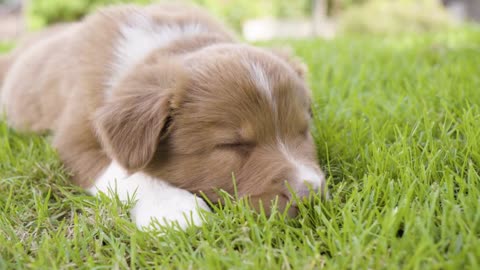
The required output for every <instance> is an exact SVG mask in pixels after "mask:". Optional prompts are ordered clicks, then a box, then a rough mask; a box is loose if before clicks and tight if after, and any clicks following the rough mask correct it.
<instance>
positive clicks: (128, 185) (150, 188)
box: [88, 162, 210, 230]
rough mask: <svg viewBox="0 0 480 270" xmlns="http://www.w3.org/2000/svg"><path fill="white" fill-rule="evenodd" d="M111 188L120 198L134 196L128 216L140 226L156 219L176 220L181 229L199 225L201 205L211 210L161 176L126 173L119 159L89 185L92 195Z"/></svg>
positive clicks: (170, 221) (143, 227) (105, 191)
mask: <svg viewBox="0 0 480 270" xmlns="http://www.w3.org/2000/svg"><path fill="white" fill-rule="evenodd" d="M110 191H113V192H114V193H115V194H116V195H117V196H118V197H119V199H120V200H122V201H128V199H133V200H134V201H135V205H134V206H133V208H132V209H131V216H132V219H133V221H134V222H135V224H136V225H137V227H138V228H139V229H145V230H146V229H149V228H151V226H152V225H155V224H156V223H158V224H160V225H172V223H175V222H178V225H179V226H180V228H181V229H185V228H187V227H188V226H189V225H200V224H201V223H202V218H201V216H200V209H204V210H207V211H210V208H209V207H208V206H207V204H206V203H205V202H204V201H203V199H202V198H199V197H196V196H195V195H193V194H192V193H190V192H188V191H187V190H184V189H181V188H177V187H174V186H172V185H170V184H168V183H167V182H166V181H163V180H162V179H158V178H154V177H151V176H148V175H146V174H144V173H134V174H132V175H128V174H127V172H126V170H125V169H123V168H122V167H121V166H120V165H119V164H118V163H116V162H112V163H111V164H110V166H109V167H108V168H107V169H106V170H105V172H104V173H103V174H102V175H101V176H100V177H99V178H98V179H97V180H96V181H95V184H94V185H93V186H92V187H91V188H89V189H88V192H89V193H91V194H92V195H96V194H98V192H103V193H105V194H109V193H111V192H110Z"/></svg>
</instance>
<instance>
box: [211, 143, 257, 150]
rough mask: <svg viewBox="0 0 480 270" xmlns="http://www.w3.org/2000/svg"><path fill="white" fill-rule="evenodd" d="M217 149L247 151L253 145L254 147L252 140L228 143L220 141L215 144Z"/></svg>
mask: <svg viewBox="0 0 480 270" xmlns="http://www.w3.org/2000/svg"><path fill="white" fill-rule="evenodd" d="M216 147H217V148H219V149H225V150H241V151H249V150H251V149H252V148H253V147H255V143H254V142H241V141H238V142H229V143H221V144H218V145H217V146H216Z"/></svg>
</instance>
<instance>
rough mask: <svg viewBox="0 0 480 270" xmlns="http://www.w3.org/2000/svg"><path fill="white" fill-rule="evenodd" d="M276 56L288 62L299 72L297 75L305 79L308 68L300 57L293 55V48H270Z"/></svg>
mask: <svg viewBox="0 0 480 270" xmlns="http://www.w3.org/2000/svg"><path fill="white" fill-rule="evenodd" d="M270 51H271V52H272V53H273V54H274V55H275V56H277V57H279V58H280V59H282V60H284V61H285V62H287V64H288V65H289V66H290V67H291V68H292V69H293V70H294V71H295V73H297V75H298V76H299V77H300V78H302V79H304V78H305V76H306V74H307V72H308V68H307V65H305V64H304V63H303V62H302V61H301V60H300V59H298V58H297V57H295V56H293V52H292V49H290V48H272V49H271V50H270Z"/></svg>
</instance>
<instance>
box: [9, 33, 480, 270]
mask: <svg viewBox="0 0 480 270" xmlns="http://www.w3.org/2000/svg"><path fill="white" fill-rule="evenodd" d="M281 44H284V42H282V43H281ZM288 44H290V45H291V46H292V47H293V48H294V49H295V51H296V52H297V54H298V55H299V56H300V57H301V58H303V59H304V60H305V61H306V62H307V64H308V66H309V70H310V75H309V81H310V84H311V87H312V90H313V96H314V99H315V103H314V108H313V111H314V115H315V120H314V127H313V129H312V132H313V134H314V137H315V139H316V143H317V146H318V156H319V158H320V161H321V165H322V167H323V168H324V169H325V171H326V172H327V174H328V176H329V178H328V182H329V188H330V193H331V197H332V198H331V200H329V201H326V202H321V203H320V202H319V200H315V201H316V203H308V204H305V205H303V206H302V208H301V214H300V216H299V217H298V218H296V219H286V218H284V217H283V216H282V215H281V214H276V215H274V216H272V217H270V218H266V217H265V216H262V215H256V214H253V213H252V212H251V211H249V210H248V209H247V208H246V207H245V205H244V204H243V203H238V204H235V203H227V205H226V206H225V207H223V208H224V209H221V210H220V209H217V211H216V212H215V213H213V214H206V217H205V218H206V223H205V225H204V226H203V227H201V228H191V229H189V230H187V231H185V232H179V231H175V230H173V229H165V230H164V231H163V232H162V233H160V232H157V233H145V232H141V231H138V230H137V229H136V228H135V226H134V224H133V223H131V222H130V221H129V218H128V206H122V205H121V204H120V203H119V202H118V201H116V200H107V199H104V200H98V199H96V198H94V197H90V196H87V195H86V194H85V193H84V192H83V191H82V190H81V189H79V188H77V187H74V186H72V185H71V184H69V182H68V175H67V174H66V173H65V171H64V170H63V169H62V165H61V162H60V161H59V160H58V157H57V155H56V153H55V151H54V150H53V149H52V148H51V147H50V146H49V144H48V137H40V136H35V135H25V134H18V133H16V132H14V131H13V130H11V129H8V128H7V126H6V125H5V124H3V123H2V124H0V269H5V268H7V269H10V268H19V269H26V268H30V269H55V268H61V269H66V268H73V269H77V268H83V269H91V268H106V269H111V268H120V269H124V268H147V267H156V268H162V269H169V268H178V269H318V268H321V267H326V268H328V269H367V268H368V269H480V240H479V239H480V176H479V175H480V31H479V30H478V29H472V28H468V29H462V30H457V31H451V32H445V33H437V34H429V35H427V36H418V35H407V36H401V37H389V38H381V37H341V38H338V39H336V40H333V41H321V40H308V41H290V42H288Z"/></svg>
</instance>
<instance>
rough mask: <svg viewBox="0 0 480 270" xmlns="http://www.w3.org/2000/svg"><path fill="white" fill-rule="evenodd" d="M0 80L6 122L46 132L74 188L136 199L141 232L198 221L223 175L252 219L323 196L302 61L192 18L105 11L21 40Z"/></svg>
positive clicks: (199, 16) (183, 13)
mask: <svg viewBox="0 0 480 270" xmlns="http://www.w3.org/2000/svg"><path fill="white" fill-rule="evenodd" d="M0 71H3V74H0V78H3V80H4V81H3V86H2V91H1V105H2V108H3V110H4V112H5V114H6V117H7V121H8V123H9V125H10V126H11V127H13V128H15V129H18V130H20V131H28V132H32V131H33V132H39V133H43V132H52V133H53V145H54V147H55V148H56V149H57V150H58V153H59V155H60V158H61V160H62V161H63V163H64V165H65V167H66V169H67V170H68V171H70V172H71V174H72V178H73V181H74V182H75V183H76V184H78V185H80V186H82V187H84V188H85V189H86V190H87V191H88V192H89V193H91V194H93V195H95V194H98V193H99V192H104V193H110V194H111V193H112V192H111V191H114V193H115V194H116V195H118V196H119V198H120V199H122V200H127V199H128V198H133V197H134V199H135V200H136V203H135V205H134V206H133V208H132V210H131V216H132V219H133V220H134V222H135V223H136V224H137V226H138V227H139V228H147V227H149V226H150V225H151V222H152V221H157V222H159V223H161V224H168V223H171V222H178V224H179V225H180V227H182V228H185V227H187V226H188V225H189V224H191V222H193V223H194V224H200V222H201V218H200V216H199V210H200V209H205V210H209V208H208V206H207V205H206V204H205V202H204V201H203V200H202V199H201V198H198V197H196V196H195V194H199V193H200V192H203V193H205V194H206V196H207V197H208V198H209V199H211V200H212V201H217V200H218V199H219V198H218V195H217V192H216V190H217V189H223V190H225V191H227V192H229V193H233V192H234V181H233V180H232V176H233V177H234V179H235V181H236V185H237V192H238V194H239V196H241V197H243V196H248V197H249V198H250V200H251V202H252V204H253V205H254V206H255V207H257V208H259V207H260V205H264V206H269V205H270V203H271V201H272V200H274V199H276V198H277V199H278V204H279V207H280V208H281V209H283V208H285V206H286V205H287V203H288V201H290V200H292V194H291V192H290V190H291V189H293V191H294V192H295V193H297V195H298V196H300V197H302V196H308V194H309V192H310V191H312V190H313V191H319V192H323V190H324V183H325V178H324V174H323V173H322V171H321V169H320V168H319V166H318V162H317V159H316V151H315V145H314V143H313V140H312V137H311V135H310V132H309V126H310V118H311V114H310V109H309V108H310V102H311V100H310V95H309V90H308V88H307V85H306V83H305V78H304V69H303V66H302V64H301V63H299V62H298V61H296V60H295V59H293V58H291V57H290V56H288V55H284V54H281V53H278V52H273V51H270V50H267V49H260V48H256V47H253V46H249V45H245V44H242V43H239V42H238V41H236V40H235V38H234V37H233V35H232V34H230V32H229V31H228V30H226V29H225V28H224V27H223V26H222V25H221V24H219V23H218V22H217V21H215V20H213V19H212V18H210V16H208V15H207V14H206V13H205V12H203V11H202V10H200V9H197V8H194V7H185V6H177V5H152V6H147V7H137V6H118V7H112V8H107V9H104V10H102V11H100V12H97V13H96V14H93V15H91V16H89V17H87V18H86V19H85V20H84V21H82V22H80V23H76V24H72V25H66V26H62V27H57V28H55V29H49V30H47V31H46V32H44V33H40V34H38V35H37V36H36V37H34V38H31V39H28V41H27V42H26V43H25V44H23V45H21V46H20V47H19V48H18V49H17V50H15V51H14V52H13V53H12V54H11V55H7V56H4V57H3V58H2V59H1V60H0ZM0 80H1V79H0ZM289 187H291V189H290V188H289ZM265 210H266V211H267V212H268V210H269V209H268V208H267V209H265ZM289 214H290V215H295V214H296V208H295V205H294V206H293V207H291V208H290V211H289Z"/></svg>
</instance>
